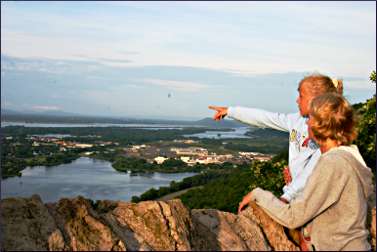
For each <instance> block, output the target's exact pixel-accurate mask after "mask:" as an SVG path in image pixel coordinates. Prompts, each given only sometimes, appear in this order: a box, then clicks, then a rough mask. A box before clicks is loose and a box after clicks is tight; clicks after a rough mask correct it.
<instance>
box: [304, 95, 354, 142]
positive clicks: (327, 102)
mask: <svg viewBox="0 0 377 252" xmlns="http://www.w3.org/2000/svg"><path fill="white" fill-rule="evenodd" d="M309 115H310V116H311V120H312V121H311V130H312V132H313V135H314V138H315V140H316V141H317V142H323V141H325V140H326V139H329V138H330V139H332V140H336V141H337V142H338V144H340V145H349V144H350V143H351V142H352V141H353V140H354V139H355V138H356V137H357V131H356V127H355V125H356V115H355V113H354V111H353V108H352V106H351V105H350V104H349V102H348V101H347V100H346V99H345V98H344V97H343V96H342V95H340V94H336V93H326V94H323V95H320V96H317V97H316V98H314V99H313V100H312V102H311V104H310V112H309Z"/></svg>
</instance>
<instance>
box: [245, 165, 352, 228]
mask: <svg viewBox="0 0 377 252" xmlns="http://www.w3.org/2000/svg"><path fill="white" fill-rule="evenodd" d="M342 165H343V166H344V165H346V164H345V163H344V162H339V159H338V160H334V158H332V160H330V159H329V158H326V159H320V161H319V163H318V165H317V166H316V167H315V169H314V171H313V173H312V176H311V177H310V178H309V180H308V183H307V185H306V187H305V189H304V192H303V195H302V197H299V198H297V199H294V200H293V201H292V202H290V203H289V204H285V203H283V202H281V201H280V200H279V199H278V198H277V197H275V196H274V195H273V194H272V193H271V192H269V191H264V190H262V189H260V188H256V189H254V190H253V192H252V200H255V201H256V203H257V204H258V205H259V206H261V207H262V208H263V210H264V211H265V212H266V213H267V214H269V215H270V217H271V218H273V219H274V220H275V221H277V222H278V223H280V224H281V225H283V226H286V227H288V228H290V229H295V228H297V227H300V226H303V225H304V224H305V223H307V222H308V221H310V220H311V219H313V218H314V217H315V216H317V215H318V214H320V213H321V212H323V211H324V210H326V209H327V208H328V207H330V206H331V205H332V204H334V203H335V202H337V201H338V200H339V198H340V195H341V193H342V191H343V189H344V186H345V185H346V183H347V179H348V175H347V173H345V172H342ZM343 168H344V167H343Z"/></svg>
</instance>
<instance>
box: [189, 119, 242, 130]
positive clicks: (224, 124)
mask: <svg viewBox="0 0 377 252" xmlns="http://www.w3.org/2000/svg"><path fill="white" fill-rule="evenodd" d="M196 124H198V125H201V126H206V127H211V128H239V127H245V126H247V125H246V124H243V123H240V122H238V121H235V120H229V119H225V120H221V121H215V120H213V119H212V118H209V117H207V118H204V119H202V120H199V121H196Z"/></svg>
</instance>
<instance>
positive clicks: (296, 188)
mask: <svg viewBox="0 0 377 252" xmlns="http://www.w3.org/2000/svg"><path fill="white" fill-rule="evenodd" d="M320 157H321V151H320V149H317V151H316V152H314V153H313V155H312V156H311V157H310V160H309V161H308V163H307V164H306V165H305V167H304V168H303V169H302V170H301V172H300V173H299V174H298V175H297V177H296V178H295V179H294V180H292V182H291V183H290V184H288V185H285V186H284V188H283V191H284V194H283V195H282V196H281V197H283V198H285V199H287V200H288V201H291V200H292V199H294V198H296V197H297V196H298V194H299V193H300V192H302V191H303V190H304V188H305V185H306V182H307V181H308V178H309V176H310V175H311V174H312V172H313V170H314V167H315V166H316V164H317V162H318V160H319V158H320Z"/></svg>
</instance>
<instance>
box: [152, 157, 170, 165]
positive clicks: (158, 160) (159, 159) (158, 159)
mask: <svg viewBox="0 0 377 252" xmlns="http://www.w3.org/2000/svg"><path fill="white" fill-rule="evenodd" d="M166 159H168V158H166V157H161V156H158V157H155V158H154V161H156V163H157V164H162V163H163V162H165V160H166Z"/></svg>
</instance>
